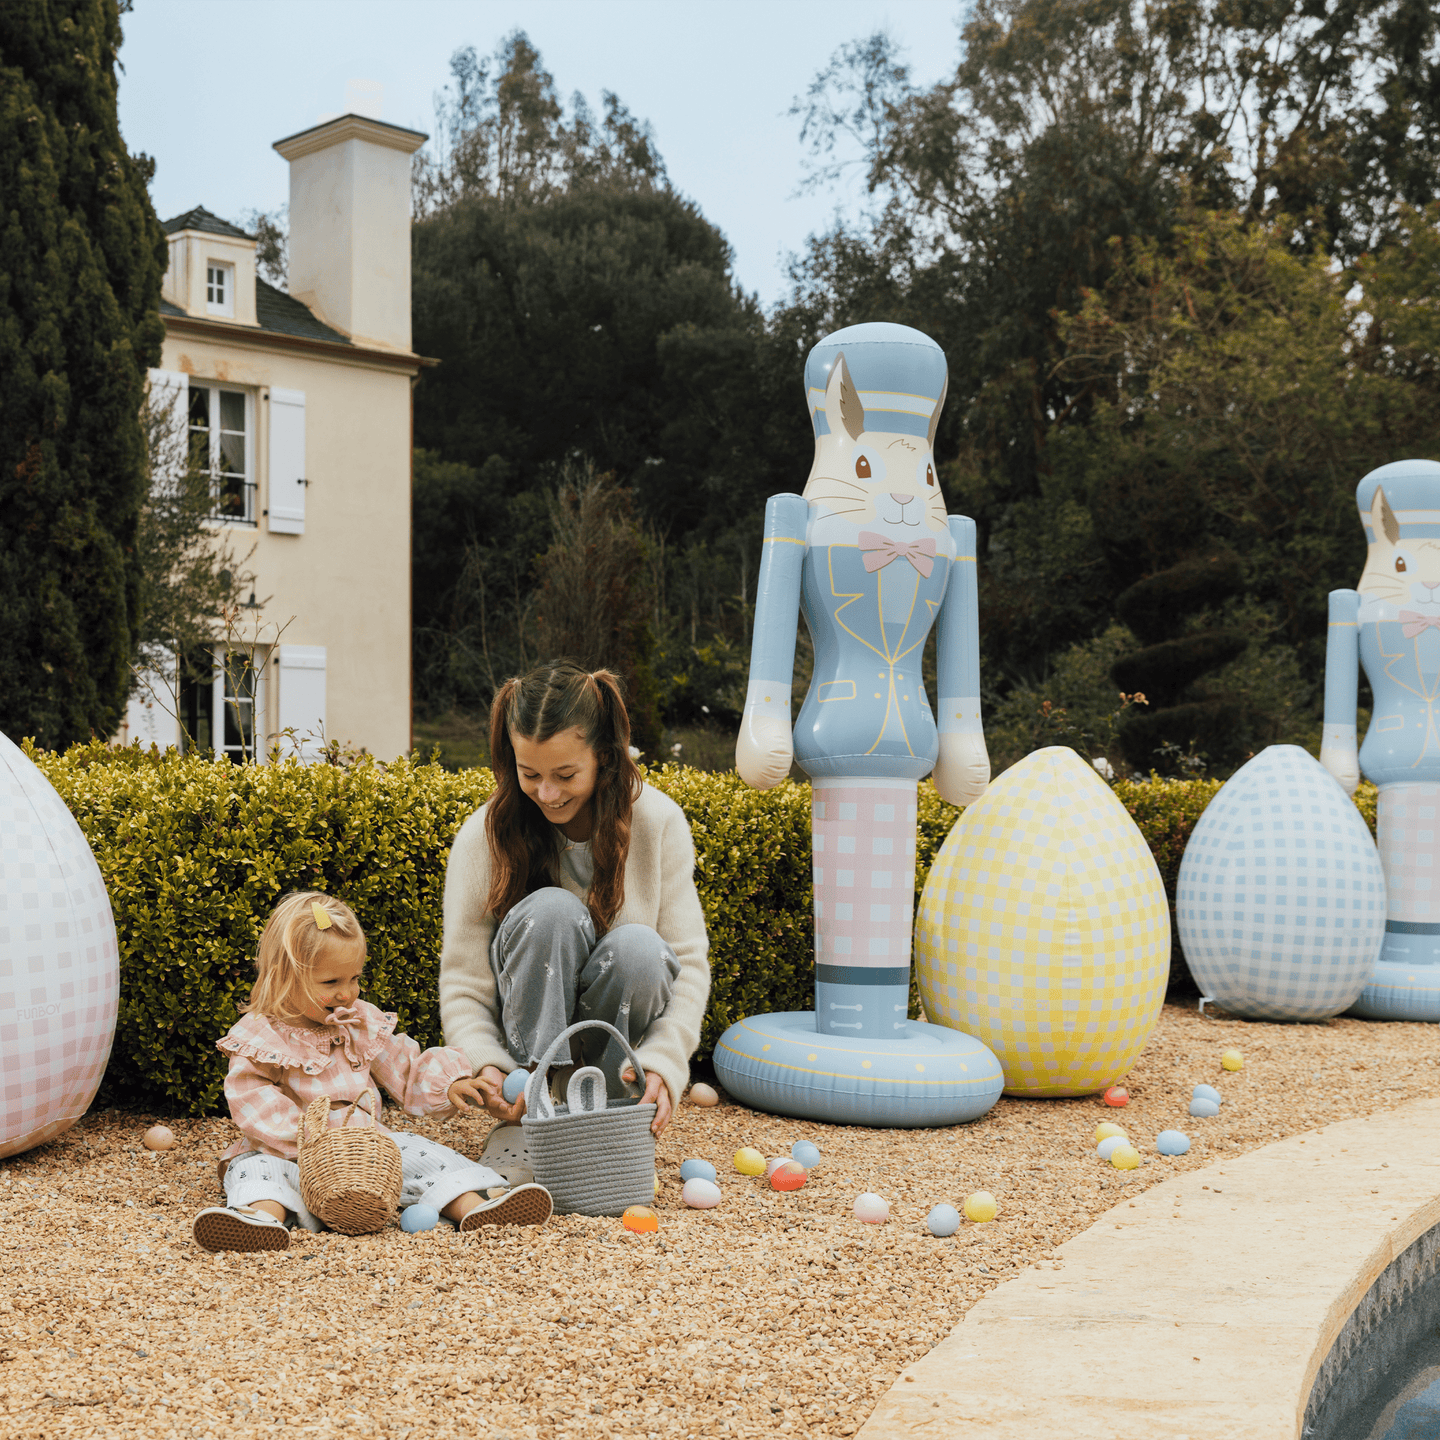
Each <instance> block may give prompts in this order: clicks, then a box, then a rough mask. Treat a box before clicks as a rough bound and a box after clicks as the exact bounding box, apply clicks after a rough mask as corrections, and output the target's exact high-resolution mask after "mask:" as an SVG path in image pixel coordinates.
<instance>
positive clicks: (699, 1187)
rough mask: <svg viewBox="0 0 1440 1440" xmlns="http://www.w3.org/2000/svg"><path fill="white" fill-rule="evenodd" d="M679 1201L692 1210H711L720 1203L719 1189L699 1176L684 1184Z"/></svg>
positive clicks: (713, 1183)
mask: <svg viewBox="0 0 1440 1440" xmlns="http://www.w3.org/2000/svg"><path fill="white" fill-rule="evenodd" d="M680 1199H681V1200H683V1201H684V1203H685V1204H686V1205H688V1206H689V1207H690V1208H691V1209H692V1210H713V1209H714V1208H715V1207H716V1206H717V1205H718V1204H719V1203H720V1187H719V1186H718V1185H717V1184H716V1183H715V1182H714V1181H713V1180H706V1179H705V1178H704V1177H702V1176H700V1175H696V1176H695V1177H694V1178H693V1179H690V1180H687V1181H686V1182H685V1186H684V1188H683V1189H682V1190H681V1191H680Z"/></svg>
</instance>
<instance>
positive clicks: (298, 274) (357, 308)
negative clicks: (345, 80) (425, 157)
mask: <svg viewBox="0 0 1440 1440" xmlns="http://www.w3.org/2000/svg"><path fill="white" fill-rule="evenodd" d="M427 138H428V137H427V136H425V135H422V134H420V132H419V131H418V130H402V129H401V128H400V126H398V125H387V124H386V123H385V122H384V121H383V120H371V119H369V118H367V117H366V116H363V115H342V116H340V118H339V119H338V120H329V121H327V122H326V123H325V124H323V125H316V126H315V127H313V128H312V129H310V130H302V131H301V132H300V133H299V134H298V135H291V136H289V137H288V138H286V139H284V140H277V141H276V142H275V149H276V150H278V151H279V152H280V154H281V155H283V156H284V157H285V159H286V160H288V161H289V162H290V242H289V247H290V248H289V260H290V263H289V276H288V278H289V284H290V293H291V295H293V296H294V297H295V299H297V300H299V301H301V302H302V303H303V304H305V305H308V306H309V307H310V308H311V309H312V310H313V311H315V313H316V314H317V315H319V316H320V318H321V319H322V320H324V322H325V323H326V324H327V325H331V326H334V328H335V329H336V330H340V331H342V332H343V333H344V334H346V335H348V336H349V337H350V338H351V339H352V340H353V341H354V342H355V343H356V344H357V345H370V346H374V347H376V348H378V349H383V350H399V351H404V352H406V353H408V352H409V350H410V156H411V155H412V154H413V153H414V152H415V151H416V150H418V149H419V148H420V147H421V146H422V145H423V144H424V143H425V141H426V139H427Z"/></svg>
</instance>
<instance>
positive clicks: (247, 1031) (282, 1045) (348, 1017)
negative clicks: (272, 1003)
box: [215, 1000, 395, 1075]
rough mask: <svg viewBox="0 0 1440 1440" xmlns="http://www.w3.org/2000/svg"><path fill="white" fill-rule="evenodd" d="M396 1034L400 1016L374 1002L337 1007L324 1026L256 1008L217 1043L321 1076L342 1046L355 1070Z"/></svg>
mask: <svg viewBox="0 0 1440 1440" xmlns="http://www.w3.org/2000/svg"><path fill="white" fill-rule="evenodd" d="M394 1033H395V1016H394V1015H393V1014H390V1013H388V1012H386V1011H384V1010H380V1009H377V1008H376V1007H375V1006H374V1005H371V1004H370V1003H369V1002H368V1001H365V1000H357V1001H356V1002H355V1004H354V1005H353V1006H350V1007H348V1008H347V1009H344V1010H337V1011H335V1012H334V1014H333V1015H332V1016H331V1017H330V1021H329V1023H327V1024H326V1025H325V1027H324V1028H323V1029H321V1030H311V1029H309V1028H308V1027H307V1026H304V1025H290V1024H287V1023H286V1022H285V1021H283V1020H269V1019H267V1018H266V1017H265V1016H263V1015H256V1014H254V1013H253V1012H252V1013H251V1014H249V1015H242V1016H241V1017H240V1019H239V1020H237V1021H236V1022H235V1024H234V1025H232V1026H231V1027H230V1033H229V1034H228V1035H226V1036H225V1037H224V1038H223V1039H221V1040H217V1041H216V1042H215V1043H216V1045H217V1046H218V1047H219V1048H220V1049H221V1050H222V1051H224V1052H226V1053H227V1054H230V1055H244V1056H246V1057H247V1058H249V1059H251V1060H255V1061H258V1062H259V1063H260V1064H262V1065H279V1066H281V1067H282V1068H283V1069H287V1070H302V1071H304V1073H305V1074H306V1075H318V1074H320V1072H321V1071H323V1070H325V1069H326V1068H327V1067H328V1066H329V1065H330V1064H331V1063H332V1061H333V1059H334V1051H335V1050H336V1048H337V1047H338V1048H339V1049H340V1050H341V1052H342V1053H343V1054H344V1056H345V1059H346V1060H347V1061H349V1063H350V1065H351V1067H352V1068H353V1069H357V1070H358V1069H360V1068H361V1067H362V1066H364V1065H367V1064H369V1062H370V1061H371V1060H372V1059H373V1058H374V1056H375V1054H376V1052H377V1051H378V1050H379V1049H380V1047H381V1045H382V1044H383V1043H384V1040H385V1037H386V1036H387V1035H393V1034H394Z"/></svg>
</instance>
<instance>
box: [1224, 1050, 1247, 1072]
mask: <svg viewBox="0 0 1440 1440" xmlns="http://www.w3.org/2000/svg"><path fill="white" fill-rule="evenodd" d="M1220 1065H1221V1068H1222V1069H1225V1070H1243V1069H1244V1068H1245V1057H1244V1056H1243V1055H1242V1054H1241V1053H1240V1052H1239V1051H1238V1050H1227V1051H1226V1052H1225V1053H1224V1054H1223V1055H1222V1056H1221V1057H1220Z"/></svg>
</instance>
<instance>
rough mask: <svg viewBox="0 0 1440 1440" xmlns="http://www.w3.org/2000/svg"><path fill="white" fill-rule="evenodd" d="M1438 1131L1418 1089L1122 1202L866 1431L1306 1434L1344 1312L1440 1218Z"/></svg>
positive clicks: (897, 1395) (1120, 1438) (970, 1323)
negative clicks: (1382, 1107)
mask: <svg viewBox="0 0 1440 1440" xmlns="http://www.w3.org/2000/svg"><path fill="white" fill-rule="evenodd" d="M1437 1138H1440V1099H1425V1100H1416V1101H1411V1102H1410V1103H1409V1104H1406V1105H1403V1106H1400V1107H1398V1108H1396V1109H1394V1110H1387V1111H1382V1112H1379V1113H1377V1114H1375V1115H1370V1116H1366V1117H1364V1118H1362V1119H1356V1120H1346V1121H1341V1122H1338V1123H1336V1124H1333V1125H1327V1126H1325V1127H1323V1128H1322V1129H1320V1130H1312V1131H1309V1132H1307V1133H1306V1134H1303V1135H1297V1136H1291V1137H1290V1138H1289V1139H1286V1140H1280V1141H1276V1142H1275V1143H1274V1144H1271V1145H1267V1146H1264V1147H1263V1148H1261V1149H1259V1150H1252V1151H1250V1152H1248V1153H1246V1154H1244V1155H1240V1156H1236V1157H1234V1158H1230V1159H1225V1160H1218V1161H1215V1162H1214V1163H1212V1164H1210V1165H1207V1166H1205V1167H1204V1168H1203V1169H1201V1170H1193V1171H1190V1172H1188V1173H1186V1174H1182V1175H1177V1176H1176V1177H1175V1178H1173V1179H1171V1180H1166V1181H1163V1182H1161V1183H1160V1184H1158V1185H1153V1186H1151V1188H1150V1189H1148V1190H1146V1191H1144V1192H1143V1193H1142V1194H1138V1195H1136V1197H1135V1198H1134V1199H1133V1200H1129V1199H1122V1200H1121V1201H1120V1203H1119V1204H1118V1205H1116V1206H1115V1207H1114V1208H1113V1209H1112V1210H1110V1211H1108V1212H1107V1213H1106V1214H1104V1215H1102V1216H1101V1217H1100V1218H1099V1219H1098V1220H1096V1221H1095V1223H1094V1224H1093V1225H1091V1226H1090V1228H1089V1229H1088V1230H1085V1231H1083V1232H1082V1233H1081V1234H1079V1235H1077V1236H1075V1237H1074V1238H1073V1239H1072V1240H1069V1241H1067V1242H1066V1243H1065V1244H1064V1245H1063V1246H1062V1247H1060V1251H1059V1253H1060V1256H1061V1257H1062V1267H1061V1269H1059V1270H1048V1269H1031V1270H1027V1271H1025V1272H1024V1273H1023V1274H1021V1275H1019V1276H1017V1277H1016V1278H1015V1279H1013V1280H1009V1281H1006V1282H1005V1283H1004V1284H1002V1285H999V1286H997V1287H996V1288H995V1289H994V1290H993V1291H991V1292H990V1294H989V1295H987V1296H986V1297H985V1298H984V1299H983V1300H981V1301H979V1302H978V1303H977V1304H976V1305H975V1306H974V1307H973V1308H972V1309H971V1310H970V1311H969V1312H968V1314H967V1315H966V1316H965V1318H964V1320H962V1321H961V1322H960V1324H959V1325H957V1326H956V1327H955V1329H954V1330H953V1331H951V1333H950V1334H949V1336H947V1337H946V1338H945V1339H944V1340H942V1341H941V1342H940V1344H939V1345H937V1346H936V1347H935V1349H933V1350H932V1351H931V1352H930V1353H929V1354H928V1355H926V1356H925V1357H924V1358H923V1359H921V1360H919V1361H917V1362H915V1363H914V1364H913V1365H910V1366H907V1367H906V1369H905V1370H904V1371H903V1372H902V1374H901V1375H900V1378H899V1379H898V1380H897V1381H896V1382H895V1384H894V1386H892V1388H891V1389H890V1390H889V1392H888V1393H887V1394H886V1395H885V1396H884V1398H883V1399H882V1400H881V1401H880V1403H879V1405H878V1406H877V1407H876V1409H875V1411H874V1413H873V1414H872V1415H871V1417H870V1419H869V1420H868V1421H867V1422H866V1423H865V1425H864V1426H863V1427H862V1428H861V1429H860V1431H859V1434H858V1436H857V1440H902V1437H903V1440H909V1437H918V1436H926V1437H940V1436H944V1437H946V1440H981V1437H984V1440H1035V1437H1037V1436H1047V1435H1056V1436H1065V1437H1067V1440H1134V1437H1136V1436H1145V1437H1154V1440H1222V1437H1223V1440H1298V1437H1299V1435H1300V1428H1301V1423H1302V1419H1303V1416H1304V1413H1305V1407H1306V1402H1307V1400H1308V1398H1309V1395H1310V1389H1311V1386H1312V1385H1313V1383H1314V1380H1315V1377H1316V1375H1317V1374H1318V1373H1319V1370H1320V1366H1321V1365H1322V1364H1323V1363H1324V1360H1325V1357H1326V1356H1327V1355H1328V1354H1329V1352H1330V1348H1331V1346H1332V1345H1333V1344H1334V1342H1335V1339H1336V1337H1337V1336H1338V1335H1339V1334H1340V1331H1341V1329H1342V1327H1343V1326H1344V1324H1345V1321H1346V1319H1347V1318H1348V1317H1349V1315H1350V1313H1351V1312H1352V1311H1353V1310H1354V1309H1355V1307H1356V1306H1357V1305H1358V1304H1359V1303H1360V1301H1361V1300H1362V1299H1363V1298H1364V1296H1365V1295H1366V1293H1367V1292H1368V1291H1369V1289H1370V1287H1371V1285H1372V1284H1373V1283H1374V1282H1375V1280H1376V1279H1377V1278H1378V1277H1379V1276H1380V1274H1381V1273H1382V1272H1383V1271H1384V1270H1385V1268H1386V1266H1388V1265H1389V1264H1390V1263H1391V1261H1392V1260H1394V1259H1395V1258H1396V1257H1397V1256H1398V1255H1400V1254H1402V1253H1403V1252H1404V1251H1405V1250H1406V1249H1407V1248H1408V1247H1409V1246H1410V1245H1411V1244H1412V1243H1413V1242H1414V1241H1415V1240H1416V1239H1418V1238H1419V1237H1420V1236H1421V1235H1423V1234H1424V1233H1425V1232H1426V1231H1427V1230H1429V1229H1430V1228H1431V1227H1432V1226H1434V1225H1436V1224H1440V1146H1437Z"/></svg>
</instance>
